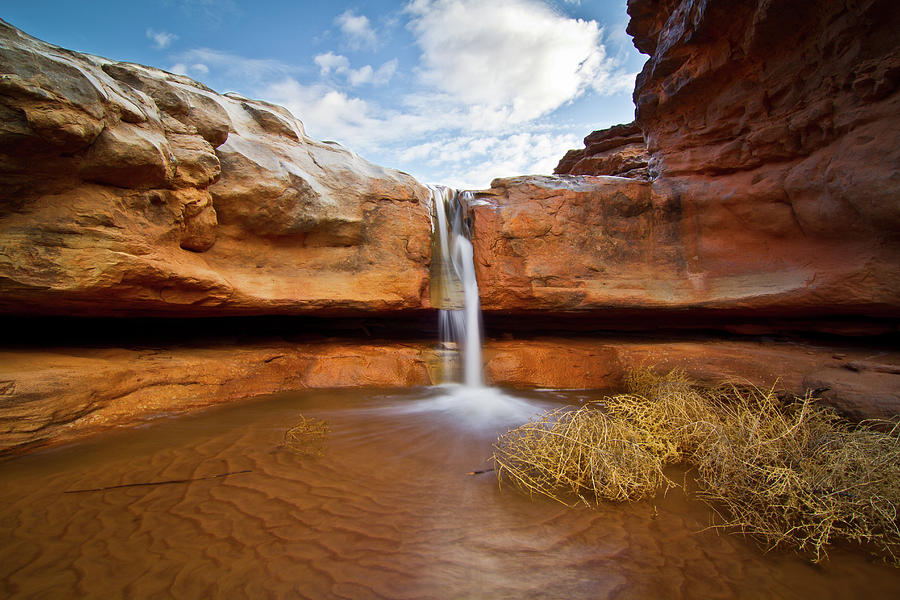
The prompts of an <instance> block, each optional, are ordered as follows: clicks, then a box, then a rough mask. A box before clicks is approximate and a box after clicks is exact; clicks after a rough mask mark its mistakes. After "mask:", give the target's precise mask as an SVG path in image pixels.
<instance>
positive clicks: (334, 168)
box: [0, 21, 430, 316]
mask: <svg viewBox="0 0 900 600" xmlns="http://www.w3.org/2000/svg"><path fill="white" fill-rule="evenodd" d="M0 73H2V75H0V113H2V126H0V244H2V253H0V311H2V312H3V313H7V314H9V313H13V314H66V315H117V314H127V315H130V316H133V315H136V314H150V315H157V314H165V315H184V316H188V315H190V316H198V315H210V314H215V315H227V314H264V313H265V314H272V313H281V312H330V313H338V312H354V311H356V312H361V311H398V310H409V309H415V308H419V307H421V305H422V302H421V298H422V297H423V290H424V288H425V286H426V282H427V267H428V261H429V243H430V225H429V218H428V209H427V207H426V206H425V205H424V202H423V201H424V200H426V198H427V197H428V196H427V194H428V192H427V190H426V189H425V188H423V187H422V186H421V185H419V184H418V183H417V182H416V181H415V180H414V179H413V178H412V177H410V176H408V175H406V174H404V173H400V172H397V171H392V170H390V169H384V168H381V167H378V166H375V165H373V164H371V163H369V162H367V161H365V160H363V159H362V158H360V157H359V156H357V155H355V154H353V153H352V152H350V151H348V150H346V149H344V148H342V147H341V146H339V145H338V144H335V143H330V142H324V143H323V142H317V141H314V140H312V139H310V138H309V137H307V136H306V135H305V133H304V130H303V125H302V123H301V122H300V121H298V120H297V119H295V118H294V117H293V116H292V115H291V114H290V113H289V112H288V111H287V110H285V109H284V108H281V107H278V106H275V105H272V104H268V103H265V102H260V101H254V100H249V99H247V98H242V97H240V96H237V95H234V94H228V95H220V94H217V93H215V92H213V91H212V90H210V89H208V88H206V87H205V86H203V85H201V84H199V83H197V82H195V81H192V80H190V79H188V78H186V77H181V76H177V75H173V74H171V73H166V72H164V71H160V70H157V69H152V68H149V67H143V66H140V65H134V64H126V63H118V62H114V61H110V60H106V59H102V58H98V57H94V56H88V55H84V54H79V53H76V52H71V51H68V50H64V49H62V48H58V47H56V46H52V45H50V44H46V43H44V42H41V41H39V40H36V39H34V38H32V37H29V36H27V35H25V34H24V33H22V32H21V31H19V30H17V29H15V28H13V27H11V26H10V25H8V24H6V23H4V22H2V21H0Z"/></svg>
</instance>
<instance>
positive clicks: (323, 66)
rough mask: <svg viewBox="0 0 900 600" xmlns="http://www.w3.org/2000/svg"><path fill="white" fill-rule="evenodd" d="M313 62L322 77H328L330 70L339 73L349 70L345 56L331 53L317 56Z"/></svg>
mask: <svg viewBox="0 0 900 600" xmlns="http://www.w3.org/2000/svg"><path fill="white" fill-rule="evenodd" d="M313 62H315V63H316V64H317V65H319V70H320V73H321V74H322V75H323V76H324V75H328V74H329V73H330V72H331V71H332V70H334V71H336V72H341V71H344V70H346V69H348V68H350V61H349V60H348V59H347V57H346V56H343V55H341V54H335V53H333V52H331V51H329V52H326V53H325V54H319V55H318V56H316V57H315V58H314V59H313Z"/></svg>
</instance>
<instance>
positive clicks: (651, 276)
mask: <svg viewBox="0 0 900 600" xmlns="http://www.w3.org/2000/svg"><path fill="white" fill-rule="evenodd" d="M628 6H629V12H630V14H631V16H632V20H631V23H630V24H629V27H628V32H629V33H630V34H631V35H632V36H633V37H634V41H635V45H636V46H637V47H638V48H639V49H641V50H642V51H644V52H646V53H648V54H650V59H649V60H648V61H647V64H646V65H645V67H644V69H643V71H642V73H641V74H640V76H639V77H638V79H637V87H636V89H635V92H634V98H635V101H636V104H637V120H636V124H637V126H638V127H639V128H640V130H641V131H642V132H643V137H644V138H645V139H646V140H647V143H648V150H649V152H650V160H649V172H650V173H649V174H650V182H649V183H646V184H643V186H642V185H641V184H636V183H632V182H626V181H624V180H621V179H611V178H588V177H583V178H581V179H578V180H576V178H572V177H569V178H566V177H557V178H556V179H553V178H543V179H540V180H539V178H516V179H507V180H498V181H495V182H494V184H493V187H492V189H491V190H488V191H485V192H484V194H483V198H484V199H485V200H486V202H487V205H486V206H482V207H478V208H476V209H475V213H476V232H477V234H478V236H480V239H479V240H477V241H476V246H477V247H478V249H479V251H478V252H476V254H477V255H478V256H479V262H480V264H479V265H478V268H479V276H481V277H483V284H482V293H483V295H484V303H485V306H486V307H487V308H490V309H495V310H501V311H502V310H524V309H528V308H531V307H533V308H535V309H541V310H551V311H560V312H564V311H591V310H598V309H609V308H623V309H634V310H638V311H641V310H643V311H644V313H645V314H653V313H654V312H658V311H660V310H668V309H675V310H679V311H680V310H684V309H712V310H715V311H731V312H733V313H734V314H743V315H750V314H757V315H767V316H780V317H782V316H783V317H810V316H813V317H815V316H822V315H834V314H838V315H849V316H862V317H878V318H894V317H897V316H900V144H898V140H900V94H898V83H900V45H898V44H897V31H900V5H898V4H897V3H896V2H893V1H888V0H861V1H858V2H851V3H845V2H837V1H825V2H821V1H815V2H812V1H806V0H803V1H796V0H758V1H754V0H751V1H749V2H748V1H744V0H705V1H702V2H697V1H693V0H683V1H675V0H671V1H670V0H631V1H630V2H629V3H628ZM621 127H622V128H623V129H622V130H621V131H625V130H627V126H621ZM615 131H620V130H617V129H616V128H613V129H611V130H608V131H607V132H595V134H596V135H595V134H591V136H594V139H595V140H596V142H598V143H602V141H603V137H604V136H607V137H609V136H612V137H613V138H615V137H618V135H613V134H614V132H615ZM591 136H588V138H586V139H585V143H586V145H587V147H586V149H585V150H584V151H573V153H570V155H567V157H566V158H564V160H563V162H562V163H561V165H560V169H562V170H566V171H568V172H571V173H576V172H588V171H589V170H590V169H589V168H588V167H585V170H581V167H579V165H582V166H584V165H587V163H586V161H588V160H589V158H590V157H588V156H587V154H589V153H590V152H591V150H590V148H591V143H590V141H591ZM599 147H600V146H597V148H599ZM478 221H480V223H478ZM895 330H896V328H895Z"/></svg>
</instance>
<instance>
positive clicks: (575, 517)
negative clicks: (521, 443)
mask: <svg viewBox="0 0 900 600" xmlns="http://www.w3.org/2000/svg"><path fill="white" fill-rule="evenodd" d="M480 394H493V395H494V396H492V397H490V398H487V400H486V404H487V406H484V405H482V404H483V403H481V402H479V395H480ZM520 395H521V394H520ZM586 397H587V394H586V393H584V392H565V393H561V392H530V393H528V394H527V398H528V400H527V401H525V400H516V399H512V398H510V397H509V396H508V395H503V394H500V393H499V392H497V391H495V390H488V391H483V392H471V390H464V389H459V388H452V387H450V388H438V389H414V390H403V391H383V390H382V391H379V390H342V391H313V392H303V393H291V394H282V395H279V396H275V397H271V398H267V399H263V400H256V401H251V402H246V403H241V404H237V405H232V406H228V407H224V408H218V409H213V410H209V411H206V412H204V413H202V414H197V415H194V416H190V417H182V418H177V419H174V418H163V419H158V420H156V421H154V422H152V423H150V424H148V425H147V426H145V427H143V428H140V429H137V430H128V431H120V432H115V433H111V434H107V435H104V436H101V437H98V438H95V439H94V440H92V441H90V442H87V443H82V444H76V445H70V446H66V447H61V448H56V449H53V450H48V451H43V452H40V453H35V454H32V455H29V456H25V457H20V458H17V459H13V460H7V461H5V462H3V463H0V482H2V485H0V536H2V537H0V540H2V543H0V596H2V597H15V598H32V597H34V598H63V597H90V598H118V597H126V598H166V597H177V598H214V597H219V598H242V597H250V598H354V599H356V598H490V599H493V598H516V599H519V598H565V599H570V600H571V599H576V598H816V599H826V598H875V597H883V598H888V597H900V572H898V570H896V569H892V568H890V567H886V566H883V565H881V564H878V563H876V562H873V561H870V560H869V559H868V558H867V557H866V556H865V555H864V554H861V553H859V552H849V551H844V550H841V549H838V550H834V551H832V553H831V560H830V561H829V562H828V563H826V564H824V565H818V566H816V565H811V564H809V563H807V562H805V561H804V560H802V559H800V558H797V557H795V556H793V555H791V554H787V553H781V552H773V553H769V554H763V553H762V552H760V551H759V549H758V548H757V547H756V546H755V545H754V544H753V543H752V542H748V541H746V540H745V539H743V538H741V537H738V536H734V535H727V534H717V533H716V532H714V531H712V530H708V529H706V527H707V525H708V524H709V522H710V511H709V509H707V508H706V507H705V506H704V505H702V504H699V503H696V502H687V501H685V499H684V496H683V494H682V493H681V491H680V490H673V491H670V492H669V494H668V496H666V497H662V498H658V499H656V500H655V501H652V502H641V503H634V504H625V505H606V506H603V507H601V508H600V509H595V510H591V509H586V508H576V509H570V508H566V507H563V506H561V505H559V504H556V503H553V502H552V501H549V500H544V499H529V498H527V497H524V496H521V495H519V494H518V493H517V492H515V491H514V490H512V489H506V488H504V489H499V488H498V485H497V481H496V478H495V477H494V475H493V474H492V473H488V474H484V475H478V476H470V475H467V472H469V471H474V470H478V469H484V468H486V467H487V466H488V465H487V464H486V463H485V459H486V457H488V456H489V455H490V445H491V442H492V440H493V439H494V437H495V435H496V433H497V431H498V430H505V429H506V428H507V427H508V426H510V425H515V424H518V423H519V422H521V421H522V420H525V419H527V416H528V414H530V413H532V412H534V411H538V410H541V409H542V408H547V407H549V406H555V405H558V404H559V403H577V402H579V401H583V400H584V399H586ZM300 414H302V415H304V416H306V417H316V418H320V419H324V420H325V421H327V423H328V425H329V427H330V429H331V433H330V434H329V436H328V439H327V443H326V445H325V451H324V454H323V455H322V456H321V457H309V456H301V455H297V454H295V453H293V452H291V451H290V450H288V449H286V448H284V447H282V446H281V442H282V438H283V434H284V431H285V430H286V429H287V428H289V427H291V426H292V425H293V424H294V423H295V422H296V421H297V419H298V415H300ZM245 470H246V471H249V472H246V473H237V474H233V475H229V476H226V477H219V478H212V479H204V480H201V481H192V482H186V483H171V484H166V485H153V486H137V487H124V488H117V489H111V490H107V491H97V492H82V493H64V492H66V491H71V490H79V489H89V488H100V487H104V486H113V485H120V484H128V483H141V482H160V481H168V480H183V479H191V478H199V477H207V476H212V475H217V474H221V473H227V472H235V471H245Z"/></svg>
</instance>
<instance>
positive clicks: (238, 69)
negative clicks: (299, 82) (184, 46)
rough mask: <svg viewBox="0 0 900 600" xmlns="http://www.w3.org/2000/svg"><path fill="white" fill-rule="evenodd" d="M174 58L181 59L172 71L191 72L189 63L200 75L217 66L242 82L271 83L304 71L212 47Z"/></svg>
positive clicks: (233, 79)
mask: <svg viewBox="0 0 900 600" xmlns="http://www.w3.org/2000/svg"><path fill="white" fill-rule="evenodd" d="M174 59H175V60H177V61H178V62H177V64H176V65H174V66H173V67H171V68H170V69H169V70H170V71H173V72H178V73H185V74H188V75H190V74H191V73H188V72H187V71H186V70H185V69H186V65H191V67H190V68H187V70H188V71H189V70H191V68H193V70H194V73H193V75H194V76H198V75H206V74H207V73H209V72H210V71H211V70H213V69H214V70H215V71H216V72H217V73H218V74H219V75H221V76H222V77H223V78H225V79H226V80H228V81H234V82H241V83H242V84H244V85H246V84H260V83H267V82H269V81H273V80H277V79H280V78H283V77H285V76H288V75H291V74H295V73H298V72H300V71H302V68H300V67H297V66H295V65H289V64H286V63H283V62H280V61H277V60H272V59H265V58H246V57H244V56H239V55H237V54H231V53H230V52H223V51H221V50H212V49H210V48H193V49H191V50H187V51H185V52H181V53H179V54H176V55H175V56H174ZM176 67H181V69H180V70H179V69H176Z"/></svg>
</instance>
